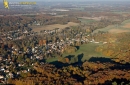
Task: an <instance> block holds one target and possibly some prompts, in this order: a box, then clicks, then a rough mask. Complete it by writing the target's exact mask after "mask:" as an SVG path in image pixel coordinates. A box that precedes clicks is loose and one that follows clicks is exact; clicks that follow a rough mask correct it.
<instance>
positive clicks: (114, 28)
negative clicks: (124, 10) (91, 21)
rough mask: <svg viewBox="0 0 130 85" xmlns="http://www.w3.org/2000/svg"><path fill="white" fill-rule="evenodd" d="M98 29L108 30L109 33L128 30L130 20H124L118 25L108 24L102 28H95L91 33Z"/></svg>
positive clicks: (129, 29)
mask: <svg viewBox="0 0 130 85" xmlns="http://www.w3.org/2000/svg"><path fill="white" fill-rule="evenodd" d="M98 31H103V32H109V33H122V32H130V20H126V21H124V22H122V23H121V24H120V25H110V26H107V27H105V28H102V29H97V30H95V31H94V32H93V33H98Z"/></svg>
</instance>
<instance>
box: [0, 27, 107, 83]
mask: <svg viewBox="0 0 130 85" xmlns="http://www.w3.org/2000/svg"><path fill="white" fill-rule="evenodd" d="M35 36H41V39H40V40H38V41H37V42H38V43H37V44H36V45H34V46H26V47H27V48H26V49H24V50H23V49H20V48H18V47H16V46H13V45H12V47H10V48H9V47H8V46H7V47H6V46H4V47H3V49H5V51H6V52H7V54H6V53H5V55H7V56H8V57H4V56H5V55H0V56H1V57H0V62H1V66H0V72H1V73H2V74H1V75H0V79H1V80H3V82H4V83H5V82H6V78H17V77H19V76H20V75H22V73H27V72H28V71H32V69H33V67H34V66H35V64H36V63H37V62H39V63H40V64H44V63H46V62H44V59H46V58H48V57H49V58H50V57H56V56H61V57H62V54H63V53H64V51H65V50H67V47H68V46H76V44H77V45H78V44H79V45H81V44H87V43H97V44H98V43H100V42H96V41H95V40H94V39H93V38H92V37H91V34H87V33H86V32H84V29H80V30H79V29H74V30H72V29H70V28H69V27H67V28H65V29H63V30H62V31H59V29H58V28H55V29H53V30H43V31H41V32H39V33H37V32H32V31H28V30H16V31H9V32H7V33H1V41H0V43H1V44H2V43H4V42H3V41H14V42H16V41H23V40H24V38H26V39H28V40H29V38H30V39H33V38H34V37H35ZM53 38H56V39H53ZM31 42H32V41H31ZM103 43H104V44H105V43H107V42H103ZM22 48H24V47H22ZM21 55H24V58H23V59H22V58H21V59H19V56H21ZM24 59H25V60H24Z"/></svg>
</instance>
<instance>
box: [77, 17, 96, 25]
mask: <svg viewBox="0 0 130 85" xmlns="http://www.w3.org/2000/svg"><path fill="white" fill-rule="evenodd" d="M79 20H80V21H81V23H84V24H89V23H92V22H95V20H93V19H83V18H79Z"/></svg>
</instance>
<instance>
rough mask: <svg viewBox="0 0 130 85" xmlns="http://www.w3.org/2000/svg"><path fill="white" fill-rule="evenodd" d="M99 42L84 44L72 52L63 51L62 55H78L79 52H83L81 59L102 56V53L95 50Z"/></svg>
mask: <svg viewBox="0 0 130 85" xmlns="http://www.w3.org/2000/svg"><path fill="white" fill-rule="evenodd" d="M99 45H101V44H95V43H89V44H84V45H81V46H80V47H79V49H78V50H77V51H76V52H74V53H69V54H68V53H65V54H64V55H63V56H64V57H65V56H68V55H75V56H78V55H79V54H82V53H83V54H84V56H83V58H82V61H84V60H89V59H90V58H91V57H103V55H102V54H101V53H99V52H96V51H95V49H96V47H98V46H99Z"/></svg>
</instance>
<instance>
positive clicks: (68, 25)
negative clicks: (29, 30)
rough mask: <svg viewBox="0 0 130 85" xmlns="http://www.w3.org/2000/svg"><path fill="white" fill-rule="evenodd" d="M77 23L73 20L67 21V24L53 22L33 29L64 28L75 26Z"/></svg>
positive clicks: (36, 30)
mask: <svg viewBox="0 0 130 85" xmlns="http://www.w3.org/2000/svg"><path fill="white" fill-rule="evenodd" d="M77 25H79V24H78V23H74V22H69V23H68V24H65V25H61V24H53V25H46V26H39V27H33V31H34V32H40V31H41V30H53V29H55V28H60V29H64V28H66V27H70V26H77Z"/></svg>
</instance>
